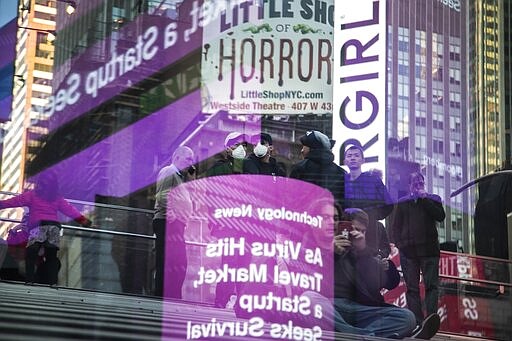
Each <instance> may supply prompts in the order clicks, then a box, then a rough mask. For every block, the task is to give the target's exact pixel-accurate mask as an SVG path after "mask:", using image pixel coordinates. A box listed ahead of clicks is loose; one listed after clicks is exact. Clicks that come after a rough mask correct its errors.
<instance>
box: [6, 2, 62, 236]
mask: <svg viewBox="0 0 512 341" xmlns="http://www.w3.org/2000/svg"><path fill="white" fill-rule="evenodd" d="M56 13H57V8H56V2H55V1H43V0H22V1H20V6H19V18H18V26H20V27H21V28H19V29H18V33H17V46H16V62H15V75H16V77H15V85H14V90H13V103H12V113H11V120H10V121H9V122H6V123H5V124H4V130H5V136H4V138H3V151H4V152H3V154H2V170H1V180H0V183H1V188H2V190H3V191H8V192H16V193H17V192H21V191H22V190H23V189H24V185H25V183H26V180H27V179H26V174H25V167H26V164H27V162H30V160H31V159H32V158H33V157H34V149H33V147H34V144H37V143H38V142H37V139H38V138H39V137H40V136H41V135H42V134H44V133H45V132H46V129H45V124H44V123H42V124H41V122H44V121H45V120H46V119H47V117H45V115H43V114H41V112H40V111H39V110H37V108H39V107H42V106H45V105H46V103H47V98H48V97H49V96H50V95H51V93H52V86H51V81H52V65H53V54H54V46H53V38H55V36H53V35H52V34H51V31H54V30H55V20H56ZM23 27H29V28H30V29H24V28H23ZM20 213H21V211H20V210H16V209H11V210H4V211H2V217H8V218H11V219H16V218H18V219H19V218H21V214H20ZM7 227H8V224H4V225H3V226H2V228H7ZM2 232H3V231H1V230H0V235H2Z"/></svg>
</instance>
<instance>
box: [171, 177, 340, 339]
mask: <svg viewBox="0 0 512 341" xmlns="http://www.w3.org/2000/svg"><path fill="white" fill-rule="evenodd" d="M184 192H188V193H189V195H190V198H191V202H193V203H194V211H193V213H192V214H191V215H189V217H190V216H193V218H194V219H200V220H202V221H205V222H206V223H207V224H208V228H209V229H210V230H211V231H216V232H214V233H212V234H215V235H216V237H217V238H216V239H214V240H213V241H211V242H209V243H208V244H207V246H206V247H205V248H203V255H204V257H206V258H207V259H206V260H205V263H204V264H206V265H201V266H200V267H199V268H198V269H191V268H189V269H188V272H187V277H186V280H185V281H186V282H185V284H184V285H187V286H188V287H192V288H194V290H196V291H197V292H198V293H199V292H200V291H201V289H202V287H204V286H212V287H215V285H229V284H230V283H232V282H233V281H232V278H230V276H231V275H229V276H227V277H223V273H224V272H225V273H229V271H230V270H227V269H237V270H232V271H234V272H236V273H237V274H240V276H242V277H243V275H241V273H242V272H246V273H250V274H252V275H254V276H253V277H250V276H252V275H249V277H248V278H250V279H248V280H243V279H242V277H239V281H241V282H242V283H243V285H241V286H240V287H239V288H238V289H237V290H238V291H239V293H238V301H237V303H236V304H235V308H234V310H235V313H236V316H237V317H236V318H235V317H230V316H227V317H226V321H224V320H222V321H221V320H220V319H218V322H219V323H229V322H228V321H231V322H240V323H243V322H244V321H246V322H247V321H252V323H255V324H256V323H258V322H262V321H263V322H264V323H275V324H276V326H275V328H278V325H288V323H289V321H291V323H292V324H293V325H295V326H300V327H302V328H312V329H311V330H312V331H313V333H320V334H321V333H322V332H323V331H327V330H328V331H332V330H333V325H332V323H329V322H327V321H328V320H329V319H326V318H323V316H322V317H319V316H318V315H317V316H315V313H314V310H315V308H317V307H316V305H317V304H321V303H323V304H326V305H330V306H331V307H332V297H333V271H332V266H333V250H332V245H333V244H332V240H333V237H334V229H333V226H334V225H333V222H334V220H333V216H332V215H333V212H334V211H333V198H332V195H331V194H330V193H329V192H328V191H326V190H324V189H322V188H320V187H317V186H315V185H312V184H309V183H304V182H302V181H299V180H295V179H288V178H280V177H277V178H274V177H271V176H262V175H229V176H216V177H210V178H204V179H199V180H196V181H192V182H188V183H185V184H183V185H180V186H178V187H177V188H175V189H173V190H171V192H170V193H169V198H168V202H172V198H173V196H176V197H177V198H183V197H184V196H183V193H184ZM306 193H307V195H305V194H306ZM171 209H174V208H171ZM169 216H170V215H169ZM171 227H172V223H171V222H168V225H167V228H168V230H167V234H166V235H167V240H166V247H167V250H166V255H167V256H166V260H165V267H164V268H165V269H166V272H165V275H164V276H165V283H164V296H167V295H168V293H170V292H171V290H172V287H173V285H174V286H175V282H176V278H174V273H173V271H174V270H171V269H176V267H177V266H176V265H177V264H176V258H173V257H171V256H168V255H169V254H170V253H171V248H173V247H174V244H175V243H176V237H175V236H173V235H172V233H171V230H169V229H170V228H171ZM326 241H327V242H326ZM278 244H279V245H280V247H283V246H284V247H285V250H287V251H286V252H287V254H286V255H285V254H282V255H281V256H282V258H285V259H286V260H287V261H286V265H283V264H282V263H279V262H280V261H279V262H278V257H277V254H276V252H278V251H276V250H277V248H278V246H277V245H278ZM242 245H243V246H245V248H243V251H242ZM242 253H243V254H242ZM315 253H316V254H315ZM313 254H315V255H316V258H313V257H311V255H313ZM308 255H309V256H308ZM225 256H228V257H225ZM233 258H235V260H233ZM211 260H217V261H218V262H219V265H218V266H213V267H212V266H211V264H212V263H211ZM223 261H225V262H223ZM249 269H252V270H249ZM238 271H240V272H238ZM256 273H258V275H256ZM276 275H277V276H276ZM302 275H303V276H306V277H307V276H315V278H316V279H317V280H314V281H313V282H312V283H314V284H304V282H301V283H300V282H295V283H291V282H289V281H288V280H287V278H289V276H302ZM237 276H238V275H237ZM258 276H260V277H258ZM246 278H247V277H246ZM308 278H310V279H311V277H308ZM224 279H227V280H226V281H224ZM286 282H288V283H286ZM320 295H321V296H322V297H320ZM304 296H307V298H304ZM198 297H199V294H198ZM265 297H266V298H268V297H274V298H276V297H277V299H279V300H285V299H292V300H293V299H299V298H300V299H305V300H306V303H305V305H308V304H309V307H310V308H311V310H310V311H309V313H308V312H306V311H305V310H304V311H301V312H292V311H286V309H283V310H281V311H279V310H278V309H276V308H275V304H274V308H273V309H268V308H261V307H257V306H255V305H254V304H253V303H254V301H252V300H253V299H255V298H259V299H261V298H263V299H265ZM320 298H322V300H320ZM166 309H169V307H167V306H166ZM212 317H215V316H212ZM187 322H189V323H187ZM208 323H212V321H211V320H210V319H209V318H208V319H201V320H194V319H191V320H190V321H185V322H183V321H180V322H173V323H171V325H170V326H167V328H168V330H165V331H164V338H167V337H169V338H173V337H178V336H179V337H183V336H184V335H183V334H187V335H188V337H187V339H190V338H192V339H195V338H196V337H193V336H194V335H196V336H197V335H198V334H197V332H198V331H199V330H200V329H201V328H200V325H201V324H203V325H204V324H208ZM194 326H195V327H194ZM228 329H229V328H228ZM255 329H257V328H256V327H255ZM250 335H251V336H256V337H258V336H261V337H265V335H257V332H254V333H251V334H250ZM317 335H318V334H317ZM190 336H192V337H190ZM208 336H212V334H209V335H204V334H203V335H202V337H204V338H205V339H207V338H208ZM214 336H216V337H218V338H219V339H225V338H223V336H224V337H226V336H230V335H229V334H224V335H219V334H216V335H214ZM239 336H240V335H239ZM241 336H244V335H241ZM245 336H247V335H245ZM267 336H268V335H267ZM183 339H185V337H183ZM265 339H266V337H265ZM318 339H319V338H318Z"/></svg>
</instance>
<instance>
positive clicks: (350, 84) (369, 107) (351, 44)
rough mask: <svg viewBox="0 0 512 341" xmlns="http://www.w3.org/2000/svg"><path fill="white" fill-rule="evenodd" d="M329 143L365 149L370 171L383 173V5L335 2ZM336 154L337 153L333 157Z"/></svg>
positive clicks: (341, 148) (340, 148)
mask: <svg viewBox="0 0 512 341" xmlns="http://www.w3.org/2000/svg"><path fill="white" fill-rule="evenodd" d="M334 18H335V19H334V66H335V67H334V78H333V93H334V96H333V138H334V139H335V140H336V141H337V144H336V146H335V148H336V149H337V150H338V151H339V153H338V155H336V157H338V158H339V159H338V160H343V153H344V151H345V147H346V146H347V145H350V144H358V145H360V146H362V147H363V150H364V153H365V159H366V163H365V166H366V167H368V168H378V169H380V170H382V171H383V172H384V174H383V175H384V176H385V170H386V164H385V162H386V160H385V153H386V114H385V113H386V97H385V96H386V1H385V0H380V1H379V0H360V1H358V5H357V10H354V5H353V3H352V2H350V1H340V2H338V3H336V7H335V15H334ZM335 154H336V153H335Z"/></svg>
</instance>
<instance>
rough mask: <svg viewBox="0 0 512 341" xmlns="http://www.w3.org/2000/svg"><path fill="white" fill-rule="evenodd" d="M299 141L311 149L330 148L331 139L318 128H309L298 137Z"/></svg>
mask: <svg viewBox="0 0 512 341" xmlns="http://www.w3.org/2000/svg"><path fill="white" fill-rule="evenodd" d="M299 140H300V143H302V145H303V146H306V147H309V148H311V149H328V150H330V149H331V140H330V139H329V138H328V137H327V135H325V134H323V133H321V132H319V131H318V130H311V131H308V132H306V134H305V135H302V136H301V137H300V139H299Z"/></svg>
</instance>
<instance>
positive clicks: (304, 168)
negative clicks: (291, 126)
mask: <svg viewBox="0 0 512 341" xmlns="http://www.w3.org/2000/svg"><path fill="white" fill-rule="evenodd" d="M300 143H301V144H302V150H301V153H302V155H303V157H304V160H302V161H300V162H299V163H297V164H296V165H295V166H294V167H293V169H292V171H291V172H290V178H294V179H299V180H303V181H306V182H309V183H312V184H315V185H317V186H320V187H322V188H325V189H327V190H329V191H330V192H331V193H332V195H333V197H334V200H335V201H336V202H337V203H338V204H340V205H341V206H342V207H344V205H343V200H344V181H345V174H346V172H345V170H343V168H341V167H340V166H338V165H337V164H335V163H334V162H333V160H334V154H333V153H332V152H331V146H332V144H331V140H329V138H328V137H327V136H326V135H325V134H323V133H321V132H319V131H316V130H313V131H308V132H306V134H305V135H303V136H302V137H301V138H300Z"/></svg>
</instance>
